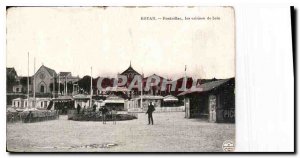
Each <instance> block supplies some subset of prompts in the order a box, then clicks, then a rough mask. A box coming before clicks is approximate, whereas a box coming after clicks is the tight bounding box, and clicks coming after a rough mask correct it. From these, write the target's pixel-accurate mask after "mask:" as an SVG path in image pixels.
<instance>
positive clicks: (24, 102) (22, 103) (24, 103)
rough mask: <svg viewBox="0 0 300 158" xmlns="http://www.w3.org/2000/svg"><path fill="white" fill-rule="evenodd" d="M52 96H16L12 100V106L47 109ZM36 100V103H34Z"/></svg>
mask: <svg viewBox="0 0 300 158" xmlns="http://www.w3.org/2000/svg"><path fill="white" fill-rule="evenodd" d="M50 101H51V99H50V98H35V99H34V98H29V102H28V99H23V98H16V99H13V100H12V103H13V104H12V107H14V108H17V109H26V108H29V109H30V108H37V109H47V107H48V105H49V104H50ZM34 102H35V104H34Z"/></svg>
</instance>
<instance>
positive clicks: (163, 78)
mask: <svg viewBox="0 0 300 158" xmlns="http://www.w3.org/2000/svg"><path fill="white" fill-rule="evenodd" d="M153 76H157V77H159V78H160V79H165V78H164V77H162V76H159V75H157V74H155V73H154V74H152V75H150V76H148V77H145V78H149V77H153Z"/></svg>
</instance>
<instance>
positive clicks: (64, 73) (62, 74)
mask: <svg viewBox="0 0 300 158" xmlns="http://www.w3.org/2000/svg"><path fill="white" fill-rule="evenodd" d="M68 75H70V76H71V75H72V74H71V72H60V73H59V76H61V77H65V76H68Z"/></svg>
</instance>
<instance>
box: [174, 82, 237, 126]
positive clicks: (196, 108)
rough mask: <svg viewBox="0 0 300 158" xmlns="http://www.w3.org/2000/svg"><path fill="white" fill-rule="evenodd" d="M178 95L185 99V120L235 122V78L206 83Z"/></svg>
mask: <svg viewBox="0 0 300 158" xmlns="http://www.w3.org/2000/svg"><path fill="white" fill-rule="evenodd" d="M196 88H197V89H195V88H194V89H193V88H192V89H190V90H188V91H185V92H182V93H180V94H179V95H178V96H183V97H184V98H185V99H184V100H185V103H184V105H185V108H186V113H185V117H186V118H206V119H208V121H209V122H235V78H229V79H221V80H217V81H212V82H207V83H204V84H200V85H198V86H196Z"/></svg>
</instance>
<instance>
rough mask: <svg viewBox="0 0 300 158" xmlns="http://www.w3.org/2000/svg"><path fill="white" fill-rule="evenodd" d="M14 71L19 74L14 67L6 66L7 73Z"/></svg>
mask: <svg viewBox="0 0 300 158" xmlns="http://www.w3.org/2000/svg"><path fill="white" fill-rule="evenodd" d="M12 72H14V73H16V74H17V72H16V70H15V68H13V67H7V68H6V73H12Z"/></svg>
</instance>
